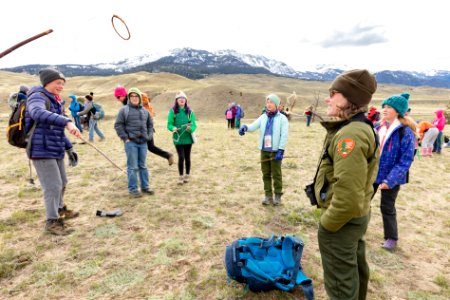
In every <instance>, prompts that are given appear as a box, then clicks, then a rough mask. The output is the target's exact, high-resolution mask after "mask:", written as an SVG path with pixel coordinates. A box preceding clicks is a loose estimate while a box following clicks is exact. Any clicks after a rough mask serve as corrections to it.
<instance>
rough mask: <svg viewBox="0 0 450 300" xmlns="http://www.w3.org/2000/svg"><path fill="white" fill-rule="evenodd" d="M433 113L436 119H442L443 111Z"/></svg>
mask: <svg viewBox="0 0 450 300" xmlns="http://www.w3.org/2000/svg"><path fill="white" fill-rule="evenodd" d="M434 113H435V114H436V117H438V118H442V117H443V116H444V110H443V109H438V110H436V111H435V112H434Z"/></svg>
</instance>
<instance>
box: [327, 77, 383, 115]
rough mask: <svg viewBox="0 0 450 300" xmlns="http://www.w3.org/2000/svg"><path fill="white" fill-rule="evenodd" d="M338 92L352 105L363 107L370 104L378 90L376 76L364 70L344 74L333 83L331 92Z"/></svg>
mask: <svg viewBox="0 0 450 300" xmlns="http://www.w3.org/2000/svg"><path fill="white" fill-rule="evenodd" d="M333 90H334V91H338V92H340V93H342V94H343V95H344V96H345V98H347V100H348V101H350V102H351V103H353V104H355V105H357V106H359V107H362V106H366V105H367V104H369V102H370V100H372V95H373V94H374V93H375V91H376V90H377V81H376V79H375V76H373V75H372V74H370V73H369V71H367V70H364V69H358V70H351V71H347V72H344V73H342V74H341V75H339V76H338V77H336V79H335V80H334V81H333V82H332V83H331V86H330V91H333Z"/></svg>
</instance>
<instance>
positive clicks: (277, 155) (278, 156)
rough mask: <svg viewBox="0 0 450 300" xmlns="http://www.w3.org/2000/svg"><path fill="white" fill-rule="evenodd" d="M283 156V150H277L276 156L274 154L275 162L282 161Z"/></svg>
mask: <svg viewBox="0 0 450 300" xmlns="http://www.w3.org/2000/svg"><path fill="white" fill-rule="evenodd" d="M283 155H284V150H283V149H278V151H277V154H275V160H282V159H283Z"/></svg>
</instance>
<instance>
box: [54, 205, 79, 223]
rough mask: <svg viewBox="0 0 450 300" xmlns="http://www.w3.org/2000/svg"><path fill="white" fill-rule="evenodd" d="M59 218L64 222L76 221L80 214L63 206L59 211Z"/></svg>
mask: <svg viewBox="0 0 450 300" xmlns="http://www.w3.org/2000/svg"><path fill="white" fill-rule="evenodd" d="M58 213H59V217H60V218H61V219H64V220H68V219H74V218H76V217H78V216H79V215H80V213H79V212H77V211H74V210H71V209H67V206H65V205H64V206H63V207H62V208H59V209H58Z"/></svg>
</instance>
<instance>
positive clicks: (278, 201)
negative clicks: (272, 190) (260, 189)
mask: <svg viewBox="0 0 450 300" xmlns="http://www.w3.org/2000/svg"><path fill="white" fill-rule="evenodd" d="M281 195H282V194H275V198H273V205H275V206H278V205H280V204H281Z"/></svg>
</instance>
